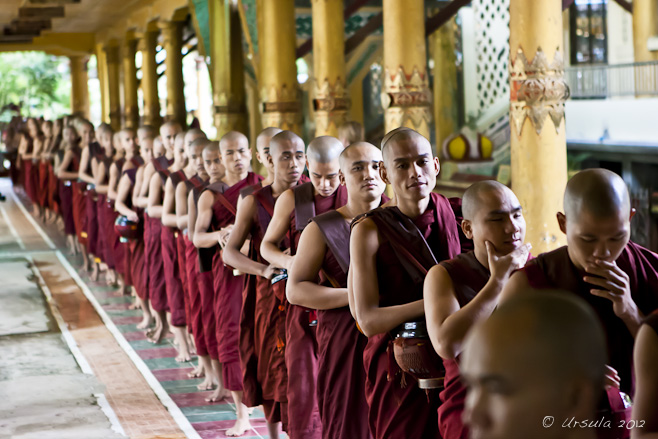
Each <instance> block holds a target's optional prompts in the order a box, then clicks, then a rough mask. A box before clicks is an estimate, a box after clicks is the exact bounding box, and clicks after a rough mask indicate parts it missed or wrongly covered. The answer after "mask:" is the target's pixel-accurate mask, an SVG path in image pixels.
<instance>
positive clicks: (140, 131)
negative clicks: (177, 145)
mask: <svg viewBox="0 0 658 439" xmlns="http://www.w3.org/2000/svg"><path fill="white" fill-rule="evenodd" d="M155 135H156V134H155V130H154V129H153V127H152V126H151V125H140V126H139V128H137V145H139V146H142V143H143V142H144V140H145V139H150V140H151V142H153V139H154V138H155Z"/></svg>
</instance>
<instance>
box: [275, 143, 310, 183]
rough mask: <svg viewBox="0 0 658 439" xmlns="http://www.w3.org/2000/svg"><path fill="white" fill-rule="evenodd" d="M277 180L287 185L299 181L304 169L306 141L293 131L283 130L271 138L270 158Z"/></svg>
mask: <svg viewBox="0 0 658 439" xmlns="http://www.w3.org/2000/svg"><path fill="white" fill-rule="evenodd" d="M269 160H270V161H271V163H272V165H273V167H274V173H275V180H280V181H281V182H283V183H285V184H286V185H292V184H295V183H296V182H298V181H299V179H300V178H301V176H302V172H303V171H304V164H305V162H306V154H305V153H304V141H303V140H302V138H301V137H299V136H298V135H297V134H295V133H293V132H292V131H281V132H280V133H278V134H277V135H275V136H274V137H272V140H270V158H269Z"/></svg>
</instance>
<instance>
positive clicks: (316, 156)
mask: <svg viewBox="0 0 658 439" xmlns="http://www.w3.org/2000/svg"><path fill="white" fill-rule="evenodd" d="M344 149H345V147H344V146H343V144H342V143H341V141H340V140H338V139H337V138H335V137H332V136H320V137H316V138H315V139H313V140H311V143H309V144H308V148H306V158H307V159H308V161H309V162H316V163H330V162H333V161H334V160H336V159H338V157H339V156H340V154H341V153H342V152H343V150H344Z"/></svg>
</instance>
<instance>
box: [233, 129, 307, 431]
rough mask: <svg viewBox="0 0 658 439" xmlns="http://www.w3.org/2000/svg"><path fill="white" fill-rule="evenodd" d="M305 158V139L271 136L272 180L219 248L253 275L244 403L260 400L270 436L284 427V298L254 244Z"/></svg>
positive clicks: (244, 349)
mask: <svg viewBox="0 0 658 439" xmlns="http://www.w3.org/2000/svg"><path fill="white" fill-rule="evenodd" d="M305 159H306V156H305V154H304V141H303V140H302V139H301V138H300V137H299V136H297V135H296V134H295V133H293V132H291V131H281V132H279V133H278V134H276V135H274V136H273V137H272V138H271V141H270V155H269V156H268V161H269V162H270V165H271V166H273V168H274V180H273V182H272V184H271V185H269V186H263V188H262V189H259V190H257V191H255V192H254V193H253V194H249V195H247V196H245V197H244V198H243V199H242V200H241V202H240V204H239V206H238V212H237V214H236V220H235V226H234V228H233V230H232V231H231V234H230V235H229V239H228V243H227V244H226V246H225V247H224V251H223V253H224V262H225V263H226V264H228V265H230V266H232V267H234V268H236V269H238V270H239V271H240V272H241V273H245V274H250V275H252V276H253V277H251V278H250V279H248V280H247V283H246V285H247V287H246V288H245V291H244V294H243V296H244V299H243V307H242V316H241V319H242V320H241V322H240V361H241V363H242V365H243V385H244V388H245V404H246V405H247V406H248V407H254V406H257V405H260V404H262V405H263V409H264V411H265V418H266V420H267V427H268V432H269V433H268V434H269V436H270V437H272V438H278V437H279V432H280V429H281V424H283V428H284V430H285V429H286V428H287V426H286V424H287V408H286V406H287V397H286V391H287V381H288V374H287V371H286V366H285V344H286V336H285V302H284V298H283V297H279V296H276V295H275V294H274V289H273V286H272V282H271V279H272V278H273V277H275V276H277V275H279V274H281V273H282V270H281V267H276V266H274V265H271V264H268V263H267V262H266V261H265V260H264V259H263V258H262V257H261V256H260V252H259V251H258V250H259V249H260V244H261V242H262V240H263V236H264V235H265V231H266V230H267V227H268V225H269V223H270V221H271V219H272V215H273V213H274V205H275V202H276V200H277V199H278V198H279V196H280V195H281V194H282V193H284V192H285V191H286V190H288V189H290V188H291V187H293V186H296V185H297V183H298V182H299V181H300V179H301V178H302V171H303V170H304V162H305ZM249 235H251V241H250V249H249V256H246V255H244V254H243V253H242V252H241V249H242V247H243V245H244V243H245V242H246V241H247V238H248V237H249ZM288 246H289V244H286V245H284V247H288Z"/></svg>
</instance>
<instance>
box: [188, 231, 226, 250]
mask: <svg viewBox="0 0 658 439" xmlns="http://www.w3.org/2000/svg"><path fill="white" fill-rule="evenodd" d="M219 236H220V233H219V232H218V231H217V232H199V231H197V232H195V233H194V246H195V247H196V248H212V247H214V246H216V245H218V241H219Z"/></svg>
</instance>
